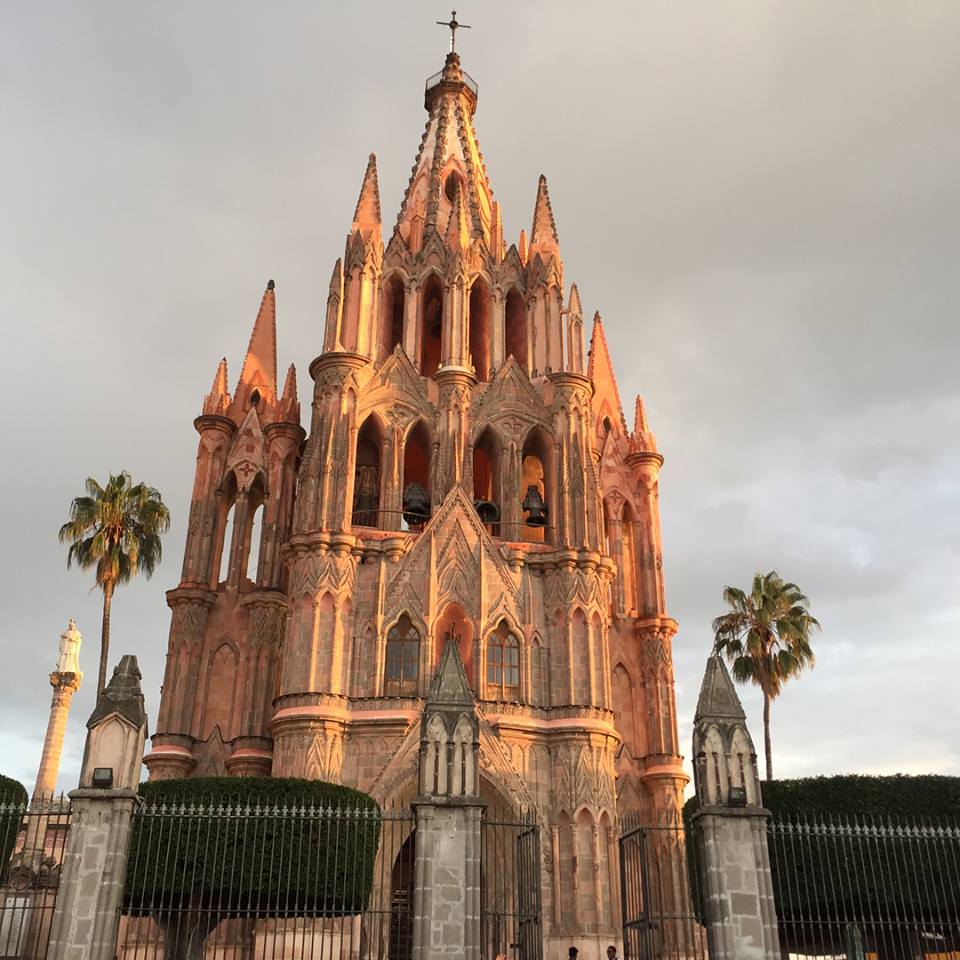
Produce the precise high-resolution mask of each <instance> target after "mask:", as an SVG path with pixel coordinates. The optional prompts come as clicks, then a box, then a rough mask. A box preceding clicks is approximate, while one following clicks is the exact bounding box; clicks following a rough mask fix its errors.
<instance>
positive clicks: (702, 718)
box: [693, 656, 780, 960]
mask: <svg viewBox="0 0 960 960" xmlns="http://www.w3.org/2000/svg"><path fill="white" fill-rule="evenodd" d="M693 757H694V768H693V769H694V782H695V783H696V787H697V800H698V801H699V809H698V811H697V813H696V814H694V817H693V824H694V829H695V830H696V832H697V833H698V835H699V843H700V847H701V851H702V857H701V862H702V869H703V900H704V903H703V907H704V914H705V918H706V924H707V941H708V943H709V945H710V960H779V958H780V942H779V938H778V936H777V912H776V906H775V904H774V899H773V878H772V876H771V873H770V856H769V852H768V850H767V820H768V819H769V817H770V813H769V811H767V810H764V809H763V798H762V795H761V791H760V778H759V777H758V775H757V754H756V751H755V750H754V747H753V740H752V739H751V737H750V731H749V730H748V729H747V721H746V715H745V714H744V712H743V707H742V706H741V705H740V699H739V697H738V696H737V692H736V690H735V689H734V686H733V682H732V681H731V679H730V674H729V673H727V668H726V667H725V666H724V664H723V661H722V660H721V659H720V658H719V657H717V656H712V657H710V659H709V660H708V661H707V669H706V673H705V674H704V678H703V685H702V686H701V688H700V698H699V700H698V701H697V712H696V715H695V717H694V720H693Z"/></svg>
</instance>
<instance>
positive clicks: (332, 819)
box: [123, 777, 380, 955]
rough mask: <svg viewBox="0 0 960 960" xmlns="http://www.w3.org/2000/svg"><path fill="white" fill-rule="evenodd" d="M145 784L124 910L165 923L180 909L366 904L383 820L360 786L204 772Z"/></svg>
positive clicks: (296, 909) (290, 910)
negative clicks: (143, 803) (144, 805)
mask: <svg viewBox="0 0 960 960" xmlns="http://www.w3.org/2000/svg"><path fill="white" fill-rule="evenodd" d="M139 793H140V795H141V796H142V797H143V798H144V800H145V801H146V804H147V806H146V808H145V811H144V812H143V813H141V814H139V815H137V816H136V817H134V822H133V833H132V839H131V844H130V861H129V866H128V869H127V879H126V885H125V890H124V905H123V909H124V912H125V913H128V914H132V915H135V916H146V915H153V916H156V917H158V919H159V920H160V922H161V923H162V922H163V916H161V915H162V914H166V915H167V916H168V918H169V919H172V918H173V916H174V915H175V914H176V913H177V912H178V911H181V912H182V911H186V912H188V913H190V914H196V913H197V912H200V911H211V912H212V913H215V915H216V917H217V918H218V919H224V918H226V917H230V916H240V915H244V914H247V913H249V912H250V910H251V909H252V908H254V907H255V908H256V909H257V910H258V911H259V912H260V914H261V915H269V916H285V915H286V916H289V915H293V914H296V915H297V916H311V915H313V916H317V915H324V916H343V915H348V914H352V913H357V912H359V911H360V910H362V909H363V908H364V906H365V905H366V902H367V899H368V897H369V895H370V889H371V887H372V884H373V869H374V860H375V858H376V855H377V844H378V842H379V836H380V819H379V807H378V806H377V804H376V801H374V799H373V798H372V797H370V796H368V795H367V794H365V793H361V792H360V791H359V790H353V789H351V788H349V787H342V786H339V785H337V784H332V783H325V782H323V781H317V780H296V779H274V778H271V777H196V778H187V779H182V780H165V781H157V782H150V783H143V784H141V785H140V789H139ZM258 807H259V810H258V809H257V808H258ZM321 808H323V809H325V810H327V811H330V812H329V813H328V814H327V815H317V813H316V812H318V811H319V810H320V809H321ZM311 810H312V811H315V812H314V813H313V814H311ZM147 811H149V812H147ZM333 811H339V814H338V813H335V812H333ZM358 812H359V814H358ZM368 817H369V819H368ZM168 955H169V954H168Z"/></svg>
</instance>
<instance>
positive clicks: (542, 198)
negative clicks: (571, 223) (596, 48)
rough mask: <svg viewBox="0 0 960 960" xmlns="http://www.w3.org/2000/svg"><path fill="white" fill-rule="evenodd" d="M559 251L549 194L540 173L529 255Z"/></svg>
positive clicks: (558, 240)
mask: <svg viewBox="0 0 960 960" xmlns="http://www.w3.org/2000/svg"><path fill="white" fill-rule="evenodd" d="M559 251H560V238H559V237H558V236H557V224H556V222H555V221H554V219H553V208H552V207H551V206H550V192H549V191H548V190H547V178H546V177H545V176H544V175H543V174H542V173H541V174H540V182H539V183H538V184H537V201H536V203H535V204H534V207H533V226H532V227H531V228H530V255H531V256H533V255H534V254H536V253H539V254H540V255H541V256H544V258H546V255H547V254H556V253H559Z"/></svg>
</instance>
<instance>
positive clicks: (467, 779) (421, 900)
mask: <svg viewBox="0 0 960 960" xmlns="http://www.w3.org/2000/svg"><path fill="white" fill-rule="evenodd" d="M420 723H421V727H420V772H419V776H420V785H419V790H418V796H417V799H416V800H415V801H414V809H415V810H416V816H417V834H416V837H417V839H416V860H415V866H414V871H415V872H414V900H413V903H414V921H413V922H414V927H413V949H414V957H415V960H480V817H481V814H482V812H483V804H481V802H480V799H479V796H480V770H479V756H480V725H479V722H478V720H477V713H476V710H475V707H474V698H473V692H472V691H471V689H470V685H469V684H468V683H467V675H466V672H465V670H464V668H463V661H462V660H461V659H460V653H459V651H458V649H457V645H456V643H454V642H452V641H451V640H449V639H448V640H447V643H446V646H445V647H444V650H443V653H442V655H441V657H440V664H439V666H438V667H437V672H436V674H435V676H434V678H433V683H432V685H431V687H430V695H429V697H428V699H427V703H426V706H425V708H424V711H423V715H422V717H421V721H420Z"/></svg>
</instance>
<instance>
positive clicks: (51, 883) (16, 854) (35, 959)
mask: <svg viewBox="0 0 960 960" xmlns="http://www.w3.org/2000/svg"><path fill="white" fill-rule="evenodd" d="M69 829H70V801H69V800H66V799H65V798H64V797H59V798H56V799H50V800H41V801H34V802H33V804H31V806H30V807H29V808H28V807H26V806H25V805H22V804H17V803H0V957H4V958H7V957H10V958H13V957H17V958H23V960H44V958H45V957H46V955H47V948H48V946H49V943H50V927H51V924H52V922H53V911H54V908H55V907H56V904H57V892H58V889H59V885H60V868H61V865H62V863H63V855H64V851H65V850H66V842H67V831H68V830H69Z"/></svg>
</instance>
